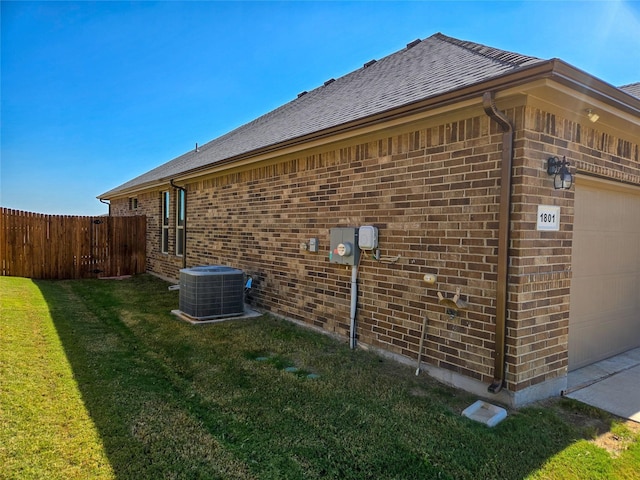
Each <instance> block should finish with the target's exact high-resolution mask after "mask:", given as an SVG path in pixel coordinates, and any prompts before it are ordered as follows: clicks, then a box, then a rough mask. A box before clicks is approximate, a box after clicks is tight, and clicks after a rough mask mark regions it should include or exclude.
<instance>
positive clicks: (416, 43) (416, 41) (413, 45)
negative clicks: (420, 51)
mask: <svg viewBox="0 0 640 480" xmlns="http://www.w3.org/2000/svg"><path fill="white" fill-rule="evenodd" d="M420 42H422V40H420V39H419V38H417V39H415V40H414V41H413V42H410V43H407V50H409V49H410V48H413V47H415V46H416V45H418V44H419V43H420Z"/></svg>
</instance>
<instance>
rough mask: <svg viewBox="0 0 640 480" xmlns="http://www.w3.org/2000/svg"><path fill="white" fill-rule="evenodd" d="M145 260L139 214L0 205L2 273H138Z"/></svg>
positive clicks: (143, 227) (54, 275) (54, 276)
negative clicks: (80, 214)
mask: <svg viewBox="0 0 640 480" xmlns="http://www.w3.org/2000/svg"><path fill="white" fill-rule="evenodd" d="M96 221H99V223H96ZM145 264H146V218H145V217H143V216H134V217H73V216H67V215H44V214H37V213H31V212H23V211H19V210H10V209H6V208H0V275H2V276H14V277H29V278H43V279H44V278H51V279H68V278H95V277H99V276H100V277H111V276H119V275H132V274H136V273H143V272H144V270H145ZM96 272H97V273H96Z"/></svg>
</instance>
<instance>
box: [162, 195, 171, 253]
mask: <svg viewBox="0 0 640 480" xmlns="http://www.w3.org/2000/svg"><path fill="white" fill-rule="evenodd" d="M160 251H161V252H162V253H169V192H162V231H161V232H160Z"/></svg>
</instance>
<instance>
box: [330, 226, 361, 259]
mask: <svg viewBox="0 0 640 480" xmlns="http://www.w3.org/2000/svg"><path fill="white" fill-rule="evenodd" d="M330 235H331V240H330V248H331V249H330V251H329V260H330V261H331V263H339V264H342V265H356V264H357V263H358V259H359V258H360V249H359V248H358V229H357V228H355V227H338V228H332V229H331V231H330Z"/></svg>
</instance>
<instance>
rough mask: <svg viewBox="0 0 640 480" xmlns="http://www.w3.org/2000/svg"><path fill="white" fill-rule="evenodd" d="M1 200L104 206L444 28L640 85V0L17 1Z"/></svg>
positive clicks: (4, 55) (6, 39)
mask: <svg viewBox="0 0 640 480" xmlns="http://www.w3.org/2000/svg"><path fill="white" fill-rule="evenodd" d="M1 8H2V12H1V13H2V17H1V20H2V25H1V30H2V32H1V41H2V43H1V48H2V51H1V68H2V70H1V82H2V85H1V110H2V111H1V132H0V134H1V147H2V150H1V157H0V162H1V163H0V182H1V183H0V187H1V190H0V206H3V207H8V208H13V209H19V210H27V211H33V212H41V213H52V214H68V215H98V214H103V213H106V212H107V207H106V205H103V204H101V203H100V202H99V201H98V200H96V198H95V197H96V196H97V195H99V194H101V193H104V192H106V191H108V190H110V189H112V188H114V187H116V186H118V185H120V184H122V183H124V182H126V181H128V180H130V179H131V178H133V177H135V176H137V175H139V174H142V173H144V172H146V171H148V170H150V169H152V168H154V167H156V166H158V165H160V164H161V163H164V162H166V161H168V160H170V159H172V158H174V157H176V156H178V155H180V154H182V153H184V152H186V151H187V150H190V149H192V148H193V147H194V146H195V144H196V142H197V143H199V144H203V143H205V142H207V141H209V140H212V139H213V138H216V137H218V136H220V135H222V134H224V133H226V132H228V131H230V130H232V129H234V128H235V127H237V126H239V125H242V124H244V123H246V122H248V121H251V120H252V119H254V118H256V117H258V116H260V115H262V114H264V113H266V112H268V111H270V110H273V109H274V108H276V107H278V106H280V105H282V104H284V103H286V102H288V101H290V100H293V99H294V98H296V95H297V94H298V93H299V92H301V91H304V90H311V89H313V88H316V87H318V86H320V85H322V84H323V83H324V81H326V80H328V79H329V78H338V77H340V76H342V75H345V74H347V73H349V72H350V71H352V70H355V69H357V68H359V67H361V66H362V64H363V63H365V62H367V61H369V60H371V59H379V58H381V57H383V56H386V55H389V54H391V53H393V52H395V51H397V50H400V49H401V48H403V47H404V46H405V45H406V44H407V43H409V42H410V41H412V40H414V39H416V38H426V37H428V36H430V35H432V34H434V33H436V32H442V33H444V34H445V35H449V36H452V37H456V38H459V39H463V40H470V41H474V42H478V43H483V44H485V45H489V46H492V47H497V48H501V49H504V50H510V51H515V52H518V53H522V54H525V55H532V56H536V57H540V58H545V59H548V58H561V59H562V60H564V61H566V62H568V63H570V64H571V65H573V66H575V67H577V68H580V69H582V70H584V71H586V72H588V73H590V74H592V75H594V76H596V77H598V78H600V79H602V80H604V81H606V82H608V83H611V84H613V85H616V86H620V85H625V84H629V83H634V82H638V81H640V2H639V1H636V2H629V1H615V0H611V1H603V2H598V1H587V2H577V1H572V2H557V1H538V2H517V1H501V2H478V1H475V2H462V1H449V2H335V1H334V2H42V3H39V2H6V1H2V7H1Z"/></svg>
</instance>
